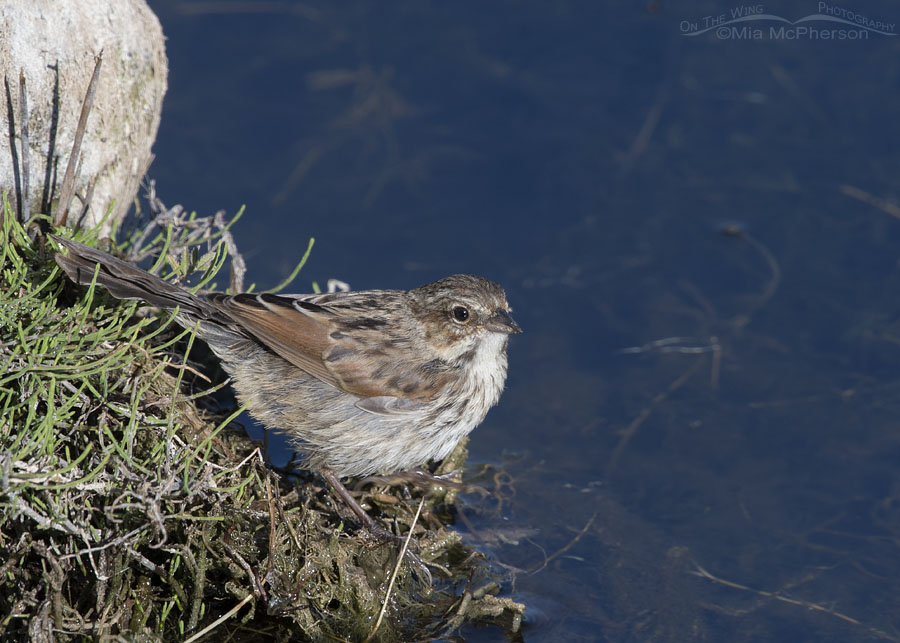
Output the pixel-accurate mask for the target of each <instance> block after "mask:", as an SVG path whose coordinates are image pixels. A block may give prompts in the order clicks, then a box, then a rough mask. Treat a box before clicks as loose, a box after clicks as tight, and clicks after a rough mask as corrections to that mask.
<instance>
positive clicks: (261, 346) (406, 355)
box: [51, 235, 521, 533]
mask: <svg viewBox="0 0 900 643" xmlns="http://www.w3.org/2000/svg"><path fill="white" fill-rule="evenodd" d="M51 237H52V238H53V239H54V240H55V241H56V242H57V243H58V244H59V245H60V246H61V247H62V248H64V249H65V250H66V254H63V253H57V254H56V256H55V259H56V263H57V264H58V265H59V266H60V267H61V268H62V270H63V271H64V272H65V273H66V274H67V275H68V276H69V278H70V279H71V280H72V281H74V282H76V283H78V284H90V283H91V282H92V281H93V280H94V278H95V275H96V283H97V284H99V285H101V286H104V287H105V288H106V289H107V290H108V291H109V292H110V294H111V295H112V296H113V297H116V298H118V299H138V300H143V301H145V302H147V303H149V304H151V305H153V306H156V307H159V308H162V309H165V310H175V311H176V314H175V321H177V322H178V323H179V324H180V325H181V326H184V327H186V328H196V332H197V336H198V337H200V338H201V339H202V340H204V341H205V342H206V343H207V344H208V345H209V347H210V349H211V350H212V351H213V353H214V354H215V355H216V356H217V357H218V358H219V359H220V360H221V363H222V367H223V368H224V370H225V371H226V372H227V373H228V374H229V375H230V376H231V380H232V382H231V384H232V387H233V388H234V390H235V393H236V396H237V398H238V400H239V401H240V402H241V403H242V404H245V405H246V407H247V409H248V411H249V412H250V414H251V415H252V416H253V417H255V418H256V419H257V420H258V421H259V422H260V423H262V424H263V425H264V426H265V427H267V428H270V429H275V430H279V431H282V432H284V433H286V434H287V435H288V436H290V438H291V439H292V441H293V442H295V446H296V447H297V448H298V450H299V451H300V452H301V453H302V454H303V461H302V466H303V467H304V468H307V469H310V470H312V471H316V472H318V473H320V474H321V475H322V476H323V478H325V480H326V481H327V482H328V483H329V484H330V485H331V486H332V488H333V489H334V490H335V492H336V493H337V494H338V495H339V496H340V497H341V498H342V499H343V500H344V501H345V502H346V504H347V505H348V506H349V507H350V508H351V509H352V510H353V512H354V513H355V514H356V515H357V516H358V517H359V518H360V520H362V522H363V523H364V524H365V525H366V526H367V527H368V528H369V529H370V531H373V532H376V533H377V532H379V531H381V530H380V528H379V527H378V526H377V524H376V523H375V521H374V519H372V518H371V516H369V515H368V514H367V513H366V512H365V510H363V509H362V507H361V506H360V505H359V504H358V503H357V502H356V500H355V499H354V498H353V496H352V495H351V494H350V492H349V491H347V489H346V487H344V485H343V484H342V482H341V480H340V479H341V478H344V477H359V476H369V475H375V474H377V475H385V474H391V473H396V472H401V471H407V470H410V469H413V468H414V467H418V466H420V465H422V464H424V463H425V462H427V461H428V460H442V459H443V458H445V457H446V456H448V455H449V454H450V453H451V451H453V449H454V448H455V447H456V445H457V444H458V443H459V441H460V440H461V439H462V438H463V437H465V436H466V435H468V434H469V432H471V431H472V429H474V428H475V427H476V426H477V425H478V424H480V423H481V421H482V420H483V419H484V417H485V415H486V414H487V412H488V409H490V408H491V407H492V406H494V405H495V404H496V403H497V402H498V400H499V399H500V394H501V393H502V392H503V388H504V385H505V382H506V372H507V357H506V347H507V342H508V339H509V336H510V335H511V334H515V333H519V332H521V329H520V328H519V326H518V324H516V322H515V321H513V318H512V316H511V315H510V307H509V304H508V303H507V300H506V294H505V293H504V291H503V289H502V288H501V287H500V286H499V285H497V284H496V283H494V282H492V281H489V280H487V279H484V278H482V277H477V276H474V275H452V276H450V277H446V278H444V279H441V280H439V281H435V282H434V283H429V284H425V285H424V286H419V287H418V288H414V289H412V290H361V291H356V292H336V293H326V294H301V295H276V294H271V293H258V294H254V293H245V294H239V295H228V294H224V293H206V294H197V295H195V294H192V293H190V292H188V291H187V290H185V289H184V288H182V287H180V286H177V285H175V284H171V283H169V282H167V281H165V280H163V279H161V278H160V277H158V276H156V275H154V274H151V273H149V272H147V271H145V270H143V269H141V268H139V267H137V266H135V265H134V264H132V263H129V262H127V261H123V260H121V259H118V258H116V257H114V256H112V255H110V254H108V253H106V252H103V251H100V250H97V249H95V248H91V247H89V246H86V245H84V244H81V243H78V242H76V241H72V240H69V239H65V238H62V237H59V236H56V235H51Z"/></svg>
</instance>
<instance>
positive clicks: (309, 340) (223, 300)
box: [212, 295, 343, 389]
mask: <svg viewBox="0 0 900 643" xmlns="http://www.w3.org/2000/svg"><path fill="white" fill-rule="evenodd" d="M212 301H213V303H214V304H215V305H216V307H217V308H219V309H220V310H221V311H222V312H223V313H225V314H226V315H227V316H228V317H229V318H231V319H232V320H234V321H235V322H236V323H237V324H238V325H239V326H240V327H242V328H244V329H245V330H246V331H247V332H248V333H250V334H251V335H253V336H254V337H256V338H257V339H258V340H259V341H260V342H262V343H263V344H264V345H265V346H267V347H268V348H270V349H271V350H272V351H274V352H275V353H277V354H278V355H280V356H281V357H283V358H284V359H286V360H287V361H289V362H290V363H291V364H293V365H294V366H296V367H297V368H299V369H301V370H303V371H306V372H307V373H309V374H310V375H312V376H314V377H317V378H319V379H320V380H322V381H323V382H327V383H328V384H331V385H332V386H334V387H336V388H341V389H343V387H342V386H341V383H340V381H338V380H337V378H335V377H334V375H333V374H332V373H331V372H330V371H329V370H328V369H327V368H326V367H325V364H324V363H323V361H322V356H323V355H324V354H325V352H326V351H327V350H328V341H329V340H328V333H329V330H330V329H329V326H328V324H327V323H324V322H323V320H321V319H317V318H314V317H310V316H308V315H305V314H303V313H301V312H299V311H297V310H295V309H293V308H290V307H286V306H271V305H270V306H267V305H265V304H264V303H263V302H262V301H259V299H258V298H257V297H254V296H252V295H239V296H237V297H215V298H213V299H212Z"/></svg>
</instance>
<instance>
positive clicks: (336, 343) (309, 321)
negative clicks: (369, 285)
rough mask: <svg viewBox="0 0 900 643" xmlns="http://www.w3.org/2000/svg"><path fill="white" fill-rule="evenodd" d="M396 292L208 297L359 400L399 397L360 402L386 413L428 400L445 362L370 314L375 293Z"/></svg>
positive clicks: (442, 380) (277, 348) (314, 373)
mask: <svg viewBox="0 0 900 643" xmlns="http://www.w3.org/2000/svg"><path fill="white" fill-rule="evenodd" d="M396 296H397V293H396V291H359V292H356V293H341V296H339V297H334V296H324V295H308V296H305V295H300V296H289V297H285V296H279V295H272V294H267V293H263V294H260V295H251V294H244V295H236V296H225V295H210V296H209V300H210V302H211V303H213V304H214V305H215V306H216V308H218V309H219V310H220V311H221V312H222V313H224V314H225V315H226V316H227V317H228V318H230V319H231V320H233V322H234V323H236V324H237V325H238V326H239V327H241V328H242V329H244V331H246V332H247V333H249V334H251V335H252V336H253V337H255V338H257V339H258V340H259V341H260V342H261V343H262V344H264V345H265V346H267V347H268V348H269V349H271V350H272V351H273V352H275V353H276V354H278V355H279V356H281V357H282V358H284V359H285V360H287V361H288V362H290V363H291V364H293V365H294V366H296V367H297V368H300V369H301V370H303V371H305V372H306V373H309V374H310V375H312V376H314V377H316V378H318V379H320V380H322V381H323V382H327V383H328V384H331V385H332V386H334V387H336V388H338V389H340V390H342V391H345V392H347V393H350V394H352V395H357V396H359V397H361V398H401V399H403V400H405V402H404V403H402V404H401V403H391V402H390V401H389V400H384V399H380V400H379V399H376V400H374V401H373V402H372V403H371V406H372V407H373V408H371V409H367V408H366V405H365V404H362V405H361V406H360V408H363V409H365V410H369V411H370V412H373V413H379V414H393V413H399V412H403V413H408V412H410V410H412V408H413V407H412V406H411V404H412V403H423V402H427V401H428V400H430V399H432V398H433V397H434V396H435V395H436V394H437V393H438V391H439V390H440V389H441V388H442V386H443V385H444V384H445V383H446V381H447V377H448V375H449V373H448V370H447V366H446V364H444V363H442V362H440V361H438V360H432V361H428V360H427V356H422V355H420V354H418V353H417V352H416V351H415V350H412V349H411V348H410V345H409V338H408V337H403V336H402V334H401V333H402V332H403V331H402V329H398V328H396V327H395V325H392V324H391V323H390V322H389V321H388V320H387V319H386V318H385V317H384V316H383V315H375V314H373V313H372V311H373V310H377V309H378V306H377V304H378V301H377V300H378V299H379V298H382V297H396ZM317 301H319V302H327V303H325V305H320V304H319V303H315V302H317ZM406 332H407V334H408V331H406ZM423 360H424V361H423Z"/></svg>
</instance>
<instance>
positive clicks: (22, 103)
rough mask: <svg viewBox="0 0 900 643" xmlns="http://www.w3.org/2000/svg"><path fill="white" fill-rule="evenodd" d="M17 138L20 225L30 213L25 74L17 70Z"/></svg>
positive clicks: (29, 165) (29, 216) (26, 219)
mask: <svg viewBox="0 0 900 643" xmlns="http://www.w3.org/2000/svg"><path fill="white" fill-rule="evenodd" d="M19 138H20V142H21V145H22V196H21V201H20V203H21V207H22V223H28V219H30V218H31V212H30V211H29V207H28V173H29V171H30V169H31V162H30V160H29V156H28V152H29V150H28V145H29V144H28V103H27V102H26V99H25V72H24V71H23V70H21V69H20V70H19Z"/></svg>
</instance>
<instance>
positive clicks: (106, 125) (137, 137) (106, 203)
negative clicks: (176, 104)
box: [0, 0, 168, 231]
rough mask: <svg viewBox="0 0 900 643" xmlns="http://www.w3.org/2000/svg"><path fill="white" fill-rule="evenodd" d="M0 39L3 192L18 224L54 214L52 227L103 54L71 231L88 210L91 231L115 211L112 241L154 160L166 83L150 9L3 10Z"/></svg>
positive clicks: (83, 1) (128, 0)
mask: <svg viewBox="0 0 900 643" xmlns="http://www.w3.org/2000/svg"><path fill="white" fill-rule="evenodd" d="M0 34H2V37H0V70H2V72H3V77H4V81H5V83H4V87H3V92H4V93H3V104H2V106H0V128H2V131H0V190H3V191H8V193H9V197H8V198H9V199H10V203H11V204H13V207H14V208H15V209H16V211H17V212H18V213H19V214H20V216H24V215H26V214H30V215H33V214H35V213H38V212H44V213H47V211H48V208H49V209H51V210H52V213H53V215H54V217H55V215H56V211H57V207H58V200H59V197H60V187H61V184H62V182H63V178H64V176H65V173H66V165H67V163H68V162H69V156H70V153H71V151H72V144H73V141H74V139H75V131H76V127H77V125H78V120H79V116H80V114H81V105H82V101H83V100H84V97H85V92H86V91H87V88H88V85H89V83H90V79H91V75H92V74H93V71H94V66H95V60H96V57H97V56H98V55H99V54H100V53H101V51H102V52H103V63H102V66H101V69H100V74H99V77H98V82H97V84H96V93H95V96H94V103H93V107H92V109H91V111H90V113H89V116H88V120H87V126H86V128H85V132H84V139H83V141H82V144H81V153H80V161H79V163H80V169H79V171H78V172H77V173H76V174H75V183H74V187H75V197H74V199H73V200H72V204H71V208H70V212H69V216H68V224H69V225H74V224H75V223H77V222H78V221H79V220H80V219H81V218H82V216H83V215H84V214H85V206H86V205H87V206H88V208H87V210H86V216H84V219H83V220H82V225H85V226H91V225H95V224H96V223H97V222H99V221H100V220H101V219H102V218H103V217H104V215H106V213H107V210H109V209H112V214H111V216H110V218H109V219H108V220H107V221H106V223H105V225H104V228H105V230H106V231H108V230H109V229H110V227H111V226H112V225H113V224H114V222H116V221H119V220H121V219H122V217H124V216H125V214H126V212H127V210H128V208H129V207H130V206H131V203H132V200H133V199H134V196H135V195H136V194H137V191H138V188H139V187H140V180H141V178H142V177H143V175H144V173H145V172H146V170H147V167H148V166H149V164H150V162H151V161H152V158H153V157H152V154H151V147H152V145H153V141H154V140H155V138H156V132H157V130H158V128H159V120H160V114H161V111H162V101H163V96H164V95H165V91H166V78H167V75H168V65H167V61H166V54H165V42H164V39H163V34H162V27H161V26H160V24H159V21H158V20H157V18H156V16H155V15H154V14H153V12H152V11H151V10H150V8H149V7H148V6H147V4H146V2H144V0H115V1H114V2H110V1H109V0H28V1H27V2H22V1H21V0H0ZM20 75H21V77H23V78H24V83H25V92H26V100H25V104H26V107H27V112H26V113H27V123H26V124H27V141H25V142H26V144H25V145H24V146H23V137H22V105H20V99H19V94H20ZM10 112H12V120H13V127H14V135H12V134H11V133H10ZM26 166H27V170H28V171H27V175H26V173H25V168H26ZM92 183H93V191H92V195H91V197H90V202H89V203H88V204H86V203H85V201H86V199H87V197H88V195H89V194H91V190H90V186H91V184H92ZM23 193H24V194H26V198H25V199H22V202H21V203H20V202H19V197H20V195H22V194H23Z"/></svg>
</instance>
